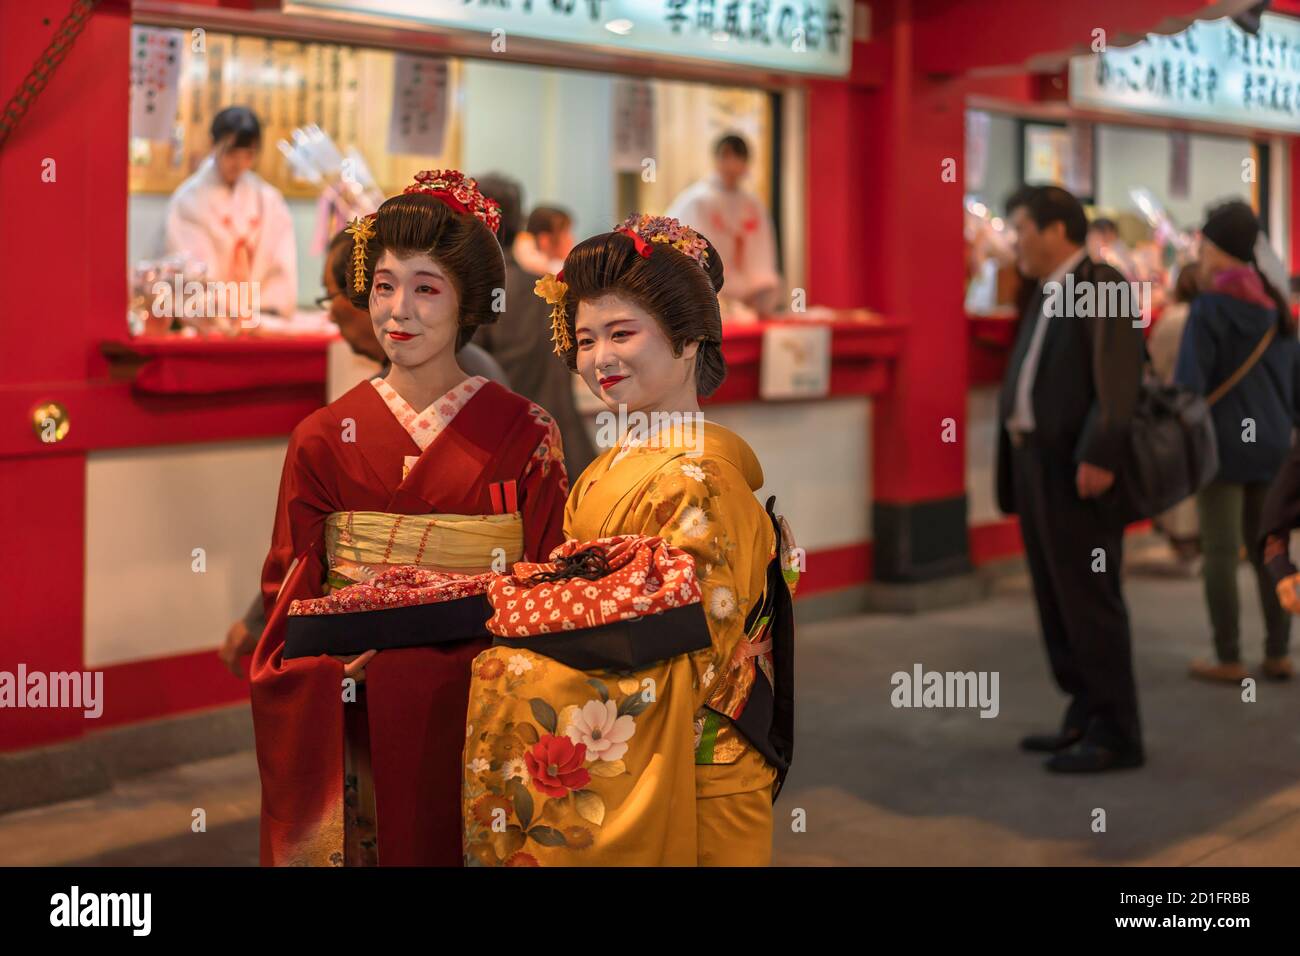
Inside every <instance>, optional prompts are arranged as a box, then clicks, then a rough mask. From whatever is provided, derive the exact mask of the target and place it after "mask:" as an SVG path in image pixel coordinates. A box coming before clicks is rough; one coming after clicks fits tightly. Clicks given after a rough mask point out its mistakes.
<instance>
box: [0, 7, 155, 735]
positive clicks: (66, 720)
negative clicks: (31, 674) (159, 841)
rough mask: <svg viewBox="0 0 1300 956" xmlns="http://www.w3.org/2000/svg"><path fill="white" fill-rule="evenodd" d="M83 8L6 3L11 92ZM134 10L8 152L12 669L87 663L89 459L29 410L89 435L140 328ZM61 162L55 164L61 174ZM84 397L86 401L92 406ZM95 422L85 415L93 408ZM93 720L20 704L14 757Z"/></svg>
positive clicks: (0, 173)
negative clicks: (132, 151) (131, 162)
mask: <svg viewBox="0 0 1300 956" xmlns="http://www.w3.org/2000/svg"><path fill="white" fill-rule="evenodd" d="M69 6H70V4H69V3H68V0H26V2H24V3H5V4H0V97H4V98H5V99H7V98H8V97H9V95H10V94H11V93H12V92H13V91H14V90H15V89H17V88H18V85H19V83H20V82H21V81H22V80H23V78H24V77H25V76H26V75H27V73H28V71H29V70H30V69H31V67H32V65H33V64H34V63H35V62H36V59H37V57H38V56H39V55H40V54H41V53H42V51H43V50H44V49H45V47H46V45H47V44H48V43H49V41H50V39H51V38H52V37H53V36H54V34H55V31H56V30H57V29H58V27H59V25H60V23H61V22H62V20H63V18H64V16H65V15H66V14H67V12H68V9H69ZM130 47H131V43H130V15H129V4H128V3H127V2H126V0H104V2H101V3H100V4H99V6H98V7H96V10H95V13H94V15H93V16H92V17H91V18H90V20H89V22H88V23H87V25H86V27H85V29H84V31H83V32H82V34H81V36H80V37H79V38H78V39H77V41H76V43H75V45H74V46H73V48H72V50H71V52H69V53H68V55H67V57H66V59H64V61H63V63H62V64H61V65H60V66H59V68H58V70H57V72H56V73H55V74H54V76H53V78H52V79H51V80H50V81H49V85H48V86H47V87H46V89H45V91H44V92H43V93H42V94H41V96H40V98H39V99H37V101H36V103H35V105H33V106H32V107H31V109H30V111H29V112H28V114H27V115H26V116H25V117H24V118H23V120H22V122H21V123H19V125H18V127H17V128H16V129H15V130H14V131H13V132H12V133H11V134H10V136H9V139H8V141H7V142H6V143H5V144H4V146H3V147H0V209H3V210H4V213H5V214H4V218H5V228H4V229H3V230H0V265H2V266H3V269H4V275H5V278H6V282H5V289H6V292H7V295H6V302H5V309H6V314H5V319H4V321H3V322H0V409H2V410H3V411H4V415H3V416H2V420H0V438H2V439H3V441H0V447H3V448H5V449H6V450H7V451H6V452H5V453H4V454H2V455H0V527H3V528H4V532H5V539H6V552H7V560H6V562H5V571H4V582H5V606H4V610H3V613H2V614H0V670H5V671H9V672H11V673H12V672H15V671H16V669H17V665H18V664H20V663H22V664H26V665H27V668H28V669H29V671H32V670H40V671H46V672H49V671H69V670H71V671H76V670H81V669H82V667H83V657H84V654H83V639H82V614H83V591H84V588H83V583H84V582H83V577H84V565H85V546H84V535H85V522H84V517H85V475H86V456H85V453H84V451H83V452H76V451H71V450H65V449H64V448H61V447H60V446H59V445H57V444H56V445H44V444H42V443H41V442H40V441H39V440H38V439H37V437H36V435H35V434H34V433H33V431H32V428H31V418H30V411H29V409H30V408H31V407H32V404H33V402H32V393H33V389H34V388H36V389H38V390H39V391H40V393H41V396H42V397H44V398H47V399H53V400H60V399H63V400H65V402H66V403H67V404H68V406H69V410H70V412H71V428H72V429H73V430H74V431H75V429H76V428H77V423H78V420H79V417H80V418H81V419H83V420H84V415H85V413H84V411H82V406H79V405H78V404H77V398H78V397H79V396H80V395H81V394H82V393H81V392H79V391H77V386H78V385H79V384H80V383H84V382H85V381H86V379H87V378H89V377H91V376H92V375H93V374H95V372H96V371H98V370H101V369H102V368H103V360H102V359H101V358H100V357H99V355H98V349H97V343H98V341H99V340H100V339H101V338H104V337H105V336H104V334H103V330H104V329H105V328H108V327H111V328H112V329H113V330H114V331H117V330H119V329H120V328H122V327H123V324H124V323H125V320H126V313H125V308H126V301H127V299H126V192H127V168H126V164H127V135H128V131H127V127H128V122H127V116H128V81H129V75H130V74H129V69H130V62H129V60H130ZM51 163H52V164H53V165H52V166H51V165H50V164H51ZM83 401H84V400H83ZM79 412H80V413H81V414H80V416H79V414H78V413H79ZM91 726H93V723H92V722H90V721H87V720H85V719H84V718H83V716H82V713H81V711H79V710H71V709H69V710H48V709H46V710H25V709H23V710H8V709H6V710H5V711H4V716H3V718H0V750H9V749H13V748H16V747H22V746H28V745H31V744H36V743H41V742H44V741H48V740H54V739H63V738H68V737H74V736H77V735H79V734H81V733H83V732H84V731H85V730H86V729H89V727H91Z"/></svg>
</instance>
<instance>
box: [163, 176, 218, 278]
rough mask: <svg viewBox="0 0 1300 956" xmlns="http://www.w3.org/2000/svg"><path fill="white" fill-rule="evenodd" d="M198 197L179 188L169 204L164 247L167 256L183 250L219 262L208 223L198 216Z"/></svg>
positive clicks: (211, 262)
mask: <svg viewBox="0 0 1300 956" xmlns="http://www.w3.org/2000/svg"><path fill="white" fill-rule="evenodd" d="M198 205H199V197H198V195H196V194H195V193H194V192H191V191H190V190H185V191H184V192H181V191H178V192H177V194H176V195H173V196H172V198H171V201H170V202H169V203H168V204H167V224H166V231H165V234H164V249H165V251H166V254H167V255H175V254H177V253H183V254H185V255H188V256H191V257H193V258H195V259H202V260H203V261H204V262H206V263H209V268H210V269H211V268H212V267H213V265H214V264H215V263H216V261H217V250H216V246H215V245H214V244H213V242H212V233H211V232H210V231H209V229H208V226H207V224H206V223H205V222H204V221H203V219H202V218H201V217H200V216H199V215H197V209H196V207H197V206H198Z"/></svg>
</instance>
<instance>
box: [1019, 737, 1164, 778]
mask: <svg viewBox="0 0 1300 956" xmlns="http://www.w3.org/2000/svg"><path fill="white" fill-rule="evenodd" d="M1145 762H1146V761H1145V758H1144V757H1143V755H1142V748H1141V747H1124V748H1117V747H1110V746H1107V745H1105V744H1099V743H1095V742H1093V741H1090V740H1080V741H1079V742H1078V743H1076V744H1075V745H1074V746H1073V747H1070V748H1069V749H1067V750H1062V751H1060V752H1059V753H1056V754H1053V755H1052V756H1050V757H1048V758H1047V761H1046V763H1044V764H1043V766H1045V767H1046V768H1047V769H1048V770H1050V771H1052V772H1053V773H1101V772H1103V771H1105V770H1131V769H1133V768H1134V767H1140V766H1142V764H1143V763H1145Z"/></svg>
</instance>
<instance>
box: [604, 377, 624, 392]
mask: <svg viewBox="0 0 1300 956" xmlns="http://www.w3.org/2000/svg"><path fill="white" fill-rule="evenodd" d="M625 378H627V376H626V375H611V376H609V377H608V378H602V379H597V381H598V382H600V387H601V388H604V389H609V388H613V387H614V386H615V385H617V384H618V383H619V382H621V381H623V379H625Z"/></svg>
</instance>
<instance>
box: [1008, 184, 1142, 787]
mask: <svg viewBox="0 0 1300 956" xmlns="http://www.w3.org/2000/svg"><path fill="white" fill-rule="evenodd" d="M1007 206H1008V208H1007V214H1008V217H1009V219H1010V223H1011V225H1012V226H1013V228H1014V229H1015V230H1016V235H1017V248H1016V252H1017V257H1018V260H1019V263H1018V264H1019V268H1020V271H1021V273H1022V274H1023V275H1025V276H1027V277H1028V278H1029V279H1030V280H1031V281H1032V280H1038V285H1037V288H1036V289H1035V290H1034V293H1033V295H1031V296H1030V298H1029V302H1028V305H1027V307H1026V308H1025V311H1024V313H1023V319H1022V321H1021V324H1020V331H1019V334H1018V336H1017V340H1016V346H1015V351H1014V352H1013V354H1012V356H1011V361H1010V363H1009V364H1008V367H1007V372H1006V377H1005V378H1004V380H1003V382H1002V392H1001V395H1000V396H999V400H998V417H999V420H1000V423H1001V426H1002V427H1001V429H1000V430H999V433H998V468H997V491H998V507H1000V508H1001V509H1002V510H1003V511H1004V512H1006V513H1007V514H1014V515H1017V516H1018V517H1019V518H1020V532H1021V536H1022V537H1023V539H1024V543H1025V557H1026V560H1027V561H1028V564H1029V571H1030V575H1031V577H1032V578H1033V584H1034V598H1035V601H1036V602H1037V604H1038V617H1039V622H1040V624H1041V626H1042V631H1043V640H1044V642H1045V643H1046V645H1047V656H1048V660H1049V662H1050V664H1051V668H1052V675H1053V677H1054V678H1055V679H1056V683H1057V684H1058V686H1060V688H1061V690H1063V691H1065V693H1067V694H1068V695H1070V704H1069V707H1068V708H1067V710H1066V712H1065V719H1064V721H1063V723H1062V725H1061V729H1060V731H1059V732H1058V733H1055V734H1044V735H1036V736H1030V737H1026V738H1025V739H1024V740H1022V741H1021V747H1022V748H1023V749H1025V750H1028V751H1031V752H1040V753H1050V754H1052V756H1051V757H1050V758H1049V759H1048V760H1047V764H1046V766H1047V769H1048V770H1053V771H1058V772H1063V773H1087V772H1096V771H1101V770H1111V769H1118V768H1122V767H1137V766H1140V765H1141V764H1142V762H1143V752H1142V731H1141V725H1140V722H1139V719H1138V703H1137V686H1136V684H1135V682H1134V679H1133V656H1132V646H1131V641H1130V636H1129V621H1128V609H1127V608H1126V607H1125V605H1124V596H1123V593H1122V592H1121V590H1120V569H1121V563H1122V562H1121V557H1122V548H1123V534H1124V524H1125V517H1126V516H1125V514H1124V513H1123V512H1124V509H1123V508H1122V506H1121V505H1120V503H1119V501H1118V493H1117V492H1116V491H1115V477H1116V472H1117V470H1119V469H1120V468H1121V467H1122V462H1123V459H1124V447H1125V440H1126V436H1127V431H1128V424H1129V420H1130V418H1131V417H1132V414H1133V409H1134V406H1135V404H1136V401H1137V396H1138V388H1139V384H1140V381H1141V374H1142V332H1141V328H1139V327H1137V325H1136V324H1135V322H1134V319H1135V318H1140V312H1137V313H1133V308H1136V306H1135V305H1134V306H1130V307H1129V308H1125V309H1120V310H1119V311H1122V312H1124V313H1125V314H1123V315H1105V314H1101V315H1099V314H1096V313H1097V312H1098V311H1100V312H1102V313H1104V312H1105V311H1106V305H1107V304H1108V303H1109V304H1112V305H1113V304H1114V302H1115V300H1114V299H1112V298H1110V297H1109V296H1108V295H1107V294H1106V293H1108V292H1109V291H1111V290H1110V289H1108V288H1107V287H1106V286H1101V285H1099V284H1100V283H1109V282H1123V281H1124V278H1123V276H1121V275H1120V274H1119V272H1117V271H1116V270H1115V269H1113V268H1111V267H1110V266H1108V265H1104V264H1100V263H1096V262H1093V261H1091V260H1089V259H1088V257H1087V254H1086V251H1085V250H1084V248H1083V243H1084V240H1085V238H1086V236H1087V231H1088V220H1087V217H1086V216H1085V215H1084V212H1083V207H1082V206H1081V205H1080V204H1079V201H1078V200H1077V199H1075V198H1074V196H1072V195H1070V194H1069V193H1068V192H1066V191H1065V190H1063V189H1058V188H1056V187H1054V186H1040V187H1033V188H1026V189H1023V190H1021V191H1019V192H1018V193H1016V194H1015V195H1014V196H1012V198H1011V199H1010V200H1009V201H1008V204H1007ZM1089 285H1091V286H1092V289H1093V293H1094V294H1093V295H1092V296H1091V301H1090V302H1089V301H1087V300H1086V299H1085V298H1082V297H1081V294H1082V293H1083V290H1084V289H1085V287H1086V286H1089ZM1130 288H1131V287H1130ZM1134 298H1135V297H1134ZM1127 301H1129V302H1132V299H1129V300H1127ZM1099 303H1100V306H1099V305H1098V304H1099Z"/></svg>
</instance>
